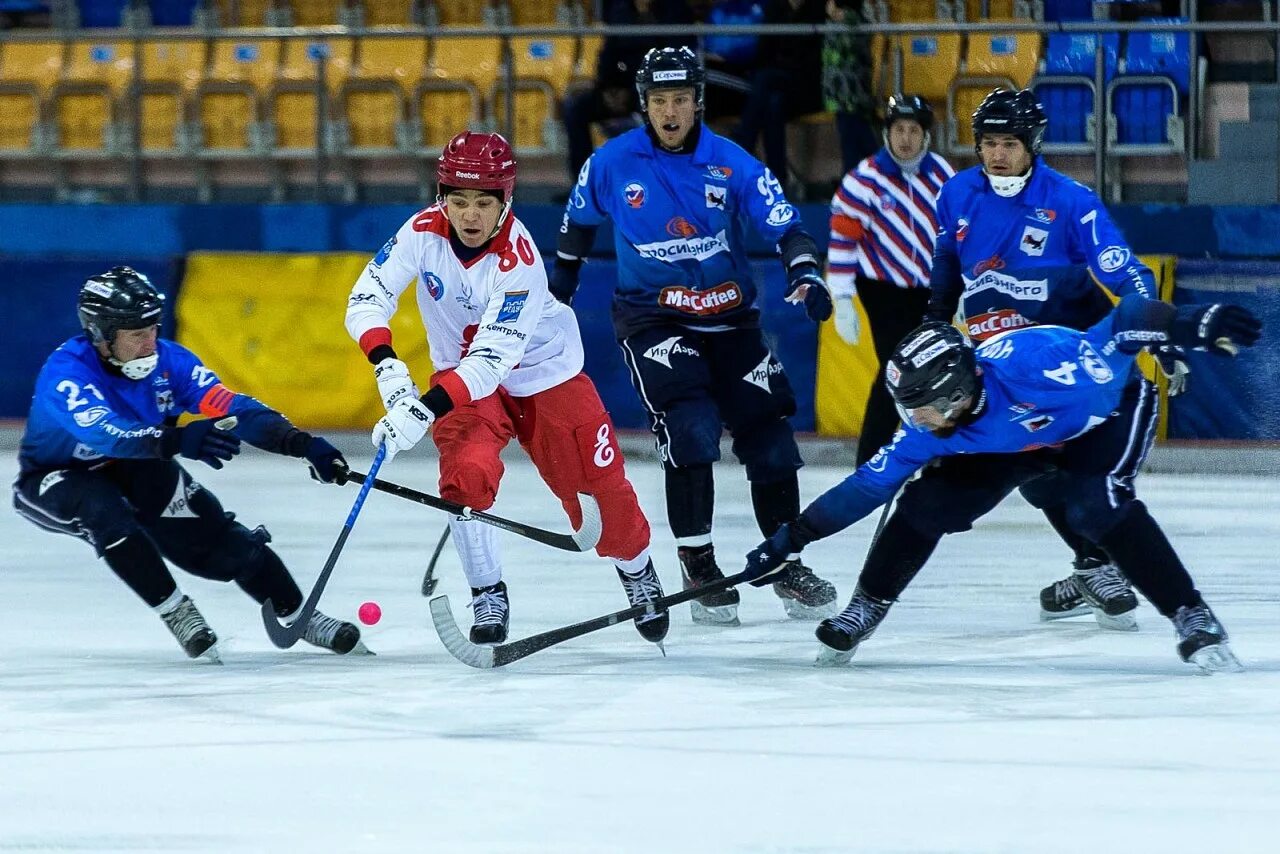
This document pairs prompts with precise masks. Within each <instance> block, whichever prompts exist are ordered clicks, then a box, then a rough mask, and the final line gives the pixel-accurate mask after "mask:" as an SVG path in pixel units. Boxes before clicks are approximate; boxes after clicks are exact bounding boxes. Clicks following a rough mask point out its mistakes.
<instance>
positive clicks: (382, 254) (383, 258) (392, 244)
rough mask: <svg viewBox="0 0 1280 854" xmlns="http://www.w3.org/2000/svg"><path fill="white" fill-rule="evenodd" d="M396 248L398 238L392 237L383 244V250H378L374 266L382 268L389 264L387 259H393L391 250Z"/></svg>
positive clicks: (374, 257) (374, 258)
mask: <svg viewBox="0 0 1280 854" xmlns="http://www.w3.org/2000/svg"><path fill="white" fill-rule="evenodd" d="M395 248H396V237H395V235H394V234H393V235H391V239H390V240H388V241H387V242H386V243H384V244H382V248H381V249H379V250H378V254H377V255H374V256H373V266H375V267H381V266H382V265H383V264H385V263H387V259H388V258H390V257H391V250H392V249H395Z"/></svg>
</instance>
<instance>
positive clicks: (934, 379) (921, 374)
mask: <svg viewBox="0 0 1280 854" xmlns="http://www.w3.org/2000/svg"><path fill="white" fill-rule="evenodd" d="M977 364H978V363H977V358H976V357H975V356H974V353H973V348H972V347H971V346H969V342H968V341H967V340H966V339H965V337H964V336H963V335H961V334H960V331H959V330H958V329H956V328H955V327H954V326H952V325H951V324H949V323H942V322H941V321H937V320H934V321H930V322H928V323H925V324H924V325H922V326H919V327H917V328H916V329H915V330H914V331H913V332H911V333H909V334H908V335H907V337H906V338H903V339H902V341H900V342H899V343H898V346H897V347H895V348H894V350H893V355H892V356H890V357H889V361H888V363H887V364H886V365H885V371H884V382H885V385H886V386H887V387H888V389H889V394H890V395H891V396H892V397H893V400H894V402H895V403H896V404H897V406H898V413H899V415H901V416H902V421H903V423H904V424H908V423H909V421H910V419H909V418H908V417H907V413H906V410H908V409H916V408H917V407H922V406H932V407H934V408H935V409H937V410H938V411H939V412H941V413H943V414H944V415H948V416H950V415H951V414H952V413H954V411H955V407H956V406H957V405H958V404H959V403H960V402H961V401H963V400H964V399H965V398H966V397H976V396H977V394H978V391H979V389H980V385H981V384H980V381H979V379H978V367H977Z"/></svg>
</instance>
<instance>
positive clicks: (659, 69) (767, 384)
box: [551, 48, 836, 625]
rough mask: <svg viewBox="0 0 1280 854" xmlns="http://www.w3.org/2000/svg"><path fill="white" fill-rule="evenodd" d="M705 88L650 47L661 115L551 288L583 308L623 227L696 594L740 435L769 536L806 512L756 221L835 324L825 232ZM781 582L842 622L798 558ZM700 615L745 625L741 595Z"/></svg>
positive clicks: (637, 327)
mask: <svg viewBox="0 0 1280 854" xmlns="http://www.w3.org/2000/svg"><path fill="white" fill-rule="evenodd" d="M703 87H704V77H703V70H702V68H701V66H699V65H698V60H697V57H695V56H694V55H693V53H692V51H690V50H689V49H688V48H655V49H654V50H651V51H649V53H648V54H647V55H646V56H645V58H644V62H643V63H642V64H641V66H640V68H639V71H638V72H637V74H636V89H637V91H638V92H639V95H640V104H641V106H642V107H643V108H644V111H645V114H646V116H647V117H648V120H647V121H646V123H645V126H644V127H643V128H636V129H635V130H632V131H629V132H627V133H625V134H623V135H622V136H619V137H617V138H616V139H612V140H610V141H609V142H607V143H605V145H604V146H602V147H601V148H600V149H599V150H598V151H597V152H596V153H595V154H594V155H592V157H591V159H589V160H588V161H587V163H586V165H585V166H583V167H582V171H581V172H580V173H579V175H578V183H577V186H575V187H574V188H573V192H572V193H571V194H570V196H569V202H568V205H567V206H566V209H565V218H564V224H563V225H562V226H561V228H560V240H559V243H558V245H557V252H556V266H555V270H554V272H553V275H552V277H551V292H552V293H553V294H555V295H556V297H558V298H559V299H561V300H562V301H564V302H566V303H567V302H569V301H571V300H572V299H573V295H574V293H575V292H576V291H577V288H578V274H579V270H580V268H581V267H582V264H583V260H584V259H585V258H586V256H587V254H588V253H589V252H590V250H591V244H592V242H593V241H594V238H595V232H596V228H597V227H598V226H599V225H600V224H601V223H602V222H603V221H604V220H605V218H606V217H607V218H610V219H612V220H613V228H614V245H615V247H616V249H617V255H618V282H617V288H616V290H615V293H614V299H613V324H614V333H615V334H616V335H617V338H618V341H619V343H620V345H621V347H622V352H623V357H624V358H625V359H626V362H627V366H628V367H629V368H630V370H631V380H632V383H633V384H634V385H635V387H636V391H638V392H639V393H640V398H641V401H642V402H643V403H644V406H645V409H646V411H647V412H648V414H649V419H650V425H651V428H652V430H653V432H654V434H655V436H657V442H658V450H659V452H660V454H661V455H662V462H663V469H664V471H665V477H666V496H667V519H668V521H669V523H670V525H671V532H672V533H673V534H674V535H675V539H676V545H677V547H678V555H679V558H680V564H681V568H682V570H683V575H684V585H685V589H692V588H696V587H699V586H702V585H705V584H707V583H709V582H712V581H715V580H716V579H718V578H722V577H723V575H722V573H721V571H720V568H719V567H718V566H717V565H716V560H715V552H714V550H713V547H712V541H711V521H712V510H713V506H712V505H713V502H714V483H713V480H712V472H711V466H712V464H713V463H714V462H716V460H718V459H719V458H720V434H721V433H722V432H723V430H724V429H725V428H726V427H727V428H728V430H729V432H730V433H731V434H732V435H733V452H734V455H735V456H737V458H738V460H739V462H741V463H742V464H743V466H744V467H745V468H746V470H747V480H749V481H750V482H751V503H752V506H753V508H754V509H755V515H756V521H757V523H758V524H759V525H760V530H761V531H762V532H763V533H765V534H768V533H770V532H772V531H773V530H775V529H776V528H777V526H778V525H780V524H782V523H783V522H789V521H791V520H792V519H794V518H795V517H796V515H797V514H798V513H799V512H800V486H799V481H798V479H797V477H796V471H797V470H798V469H799V468H800V466H801V465H802V462H801V460H800V452H799V449H798V448H797V447H796V441H795V437H794V436H793V435H792V431H791V425H790V424H789V423H788V421H787V418H788V417H790V416H791V415H794V414H795V410H796V401H795V395H794V394H793V393H792V390H791V384H790V382H789V381H788V380H787V376H786V374H785V373H783V370H782V365H781V364H780V363H779V362H778V361H777V359H775V358H774V356H773V354H772V353H771V352H770V351H769V348H768V347H767V346H766V345H765V342H764V337H763V335H762V334H761V331H760V311H759V309H758V308H756V295H757V288H756V282H755V275H754V273H753V271H752V265H751V262H750V261H749V260H748V258H747V253H746V247H745V246H744V245H743V236H744V234H745V231H746V228H747V226H750V227H751V228H753V229H754V230H755V231H756V232H757V233H758V234H760V235H761V236H763V237H764V238H765V239H767V240H768V241H769V242H770V243H772V244H776V246H777V248H778V251H779V253H780V254H781V256H782V262H783V266H784V268H785V270H786V277H787V290H786V298H787V301H788V302H792V303H796V304H800V303H803V305H804V308H805V311H806V313H807V314H808V315H809V317H810V318H811V319H813V320H815V321H819V322H820V321H823V320H826V319H827V318H828V317H830V316H831V296H830V294H829V293H828V291H827V287H826V284H825V283H824V282H823V280H822V275H821V271H820V270H819V268H818V260H817V249H816V247H815V246H814V242H813V239H812V238H811V237H810V236H809V235H808V234H807V233H806V232H805V230H804V228H803V227H802V226H801V223H800V216H799V214H798V213H797V212H796V209H795V208H794V207H792V206H791V204H790V203H789V202H788V201H787V199H786V197H785V196H784V195H783V192H782V187H781V185H780V184H779V183H778V180H777V179H776V178H775V177H774V176H773V174H772V173H771V172H770V171H769V170H768V169H766V168H765V167H764V164H762V163H761V162H760V161H758V160H756V159H755V158H754V157H752V156H751V155H749V154H748V153H747V152H745V151H743V150H742V149H741V148H739V147H738V146H737V145H735V144H734V143H732V142H730V141H729V140H727V139H724V138H723V137H721V136H718V135H716V134H715V133H713V132H712V131H711V130H710V129H708V128H707V127H706V126H705V125H703V123H702V97H703ZM774 581H775V583H774V591H775V592H776V593H777V594H778V596H779V597H781V598H782V600H783V604H784V606H785V607H786V610H787V613H788V614H790V615H791V616H793V617H797V618H816V617H821V616H826V615H829V614H831V613H834V611H835V598H836V591H835V588H834V587H833V586H832V585H831V584H830V583H828V582H827V581H824V580H823V579H821V578H819V577H818V576H817V575H815V574H814V572H813V571H812V570H811V569H809V568H808V567H806V566H805V565H804V564H803V563H801V562H800V559H799V556H798V555H797V556H795V559H793V560H792V561H790V562H788V564H787V568H786V571H785V572H783V573H781V574H780V575H779V576H778V577H777V578H775V579H774ZM692 610H693V618H694V620H695V622H703V623H713V624H720V625H737V624H738V616H737V610H738V592H737V591H736V590H732V589H730V590H723V591H719V592H715V593H709V594H707V595H706V596H703V597H701V598H700V599H698V600H696V601H695V602H693V603H692Z"/></svg>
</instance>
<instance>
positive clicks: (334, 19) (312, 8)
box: [289, 0, 346, 27]
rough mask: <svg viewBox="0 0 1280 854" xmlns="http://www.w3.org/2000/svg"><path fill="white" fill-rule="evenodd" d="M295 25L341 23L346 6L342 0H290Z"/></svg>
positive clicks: (307, 25)
mask: <svg viewBox="0 0 1280 854" xmlns="http://www.w3.org/2000/svg"><path fill="white" fill-rule="evenodd" d="M289 7H290V8H291V9H292V10H293V25H294V26H295V27H328V26H333V25H334V24H338V23H341V21H342V12H343V10H344V9H345V7H346V3H344V2H343V0H292V2H291V3H289Z"/></svg>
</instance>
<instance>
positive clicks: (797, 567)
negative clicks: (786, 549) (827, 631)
mask: <svg viewBox="0 0 1280 854" xmlns="http://www.w3.org/2000/svg"><path fill="white" fill-rule="evenodd" d="M773 592H774V593H776V594H778V598H779V599H781V600H782V607H783V608H785V609H786V611H787V616H788V617H790V618H791V619H793V620H822V619H826V618H827V617H832V616H834V615H835V613H836V587H835V585H834V584H832V583H831V582H830V581H827V580H825V579H823V578H819V577H818V576H817V575H815V574H814V572H813V570H812V569H810V568H809V567H807V566H805V565H804V564H803V563H801V562H800V561H798V560H793V561H791V562H789V563H788V564H787V565H786V566H785V567H784V568H783V570H782V572H781V573H779V574H778V580H777V581H775V582H774V584H773Z"/></svg>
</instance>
